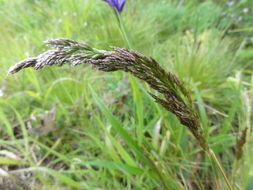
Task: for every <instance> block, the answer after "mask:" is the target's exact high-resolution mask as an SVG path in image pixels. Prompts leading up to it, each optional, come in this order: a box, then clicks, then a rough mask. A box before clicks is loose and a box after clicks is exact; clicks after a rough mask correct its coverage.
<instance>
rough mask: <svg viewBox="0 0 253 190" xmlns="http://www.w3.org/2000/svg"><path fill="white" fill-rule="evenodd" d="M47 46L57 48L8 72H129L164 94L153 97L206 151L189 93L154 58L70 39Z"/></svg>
mask: <svg viewBox="0 0 253 190" xmlns="http://www.w3.org/2000/svg"><path fill="white" fill-rule="evenodd" d="M46 44H47V45H48V46H50V47H53V48H55V49H52V50H48V51H46V52H44V53H42V54H40V55H39V56H38V57H35V58H29V59H26V60H24V61H21V62H19V63H17V64H16V65H14V66H13V67H11V68H10V70H9V73H11V74H13V73H16V72H18V71H20V70H21V69H24V68H27V67H33V68H34V69H41V68H43V67H44V66H46V65H48V66H51V65H58V66H61V65H63V64H66V63H71V64H72V65H73V66H77V65H81V64H91V65H92V66H93V67H94V68H95V69H98V70H101V71H104V72H112V71H118V70H122V71H125V72H129V73H131V74H132V75H134V76H135V77H137V78H139V79H141V80H143V81H145V82H146V83H148V84H149V86H150V87H151V88H153V89H154V90H156V91H158V92H159V93H160V94H161V95H163V97H158V96H157V95H154V94H150V95H151V96H152V97H153V98H154V99H155V101H156V102H157V103H159V104H160V105H162V106H163V107H164V108H165V109H167V110H168V111H170V112H171V113H173V114H175V115H176V116H177V117H178V118H179V120H180V122H181V123H182V124H183V125H184V126H186V127H187V128H188V129H189V130H190V131H191V132H192V134H193V135H194V136H195V137H196V138H197V139H198V141H199V142H200V145H201V146H202V147H203V148H204V149H206V148H207V144H206V142H205V139H204V138H203V135H202V130H201V125H200V122H199V119H198V116H197V114H196V111H195V108H194V105H193V103H192V100H191V97H190V95H189V93H188V91H187V90H186V89H185V87H184V85H183V83H182V82H180V81H179V79H178V78H177V77H176V76H175V75H174V74H173V73H170V72H166V71H165V70H164V69H163V68H162V67H161V66H160V65H159V64H158V63H157V62H156V61H155V60H154V59H152V58H148V57H146V56H144V55H142V54H140V53H138V52H136V51H133V50H129V49H122V48H118V47H112V51H105V50H98V49H94V48H92V47H91V46H89V45H87V44H85V43H78V42H76V41H73V40H68V39H56V40H49V41H47V42H46Z"/></svg>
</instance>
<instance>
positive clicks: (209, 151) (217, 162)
mask: <svg viewBox="0 0 253 190" xmlns="http://www.w3.org/2000/svg"><path fill="white" fill-rule="evenodd" d="M207 153H208V155H209V156H210V158H211V159H212V160H213V161H214V163H215V164H216V166H217V168H218V169H219V171H220V173H221V175H222V177H223V178H224V180H225V182H226V184H227V186H228V189H229V190H233V187H232V185H231V183H230V181H229V179H228V177H227V175H226V173H225V171H224V169H223V168H222V166H221V164H220V162H219V160H218V158H217V157H216V155H215V153H214V152H213V150H212V149H211V148H209V149H208V150H207Z"/></svg>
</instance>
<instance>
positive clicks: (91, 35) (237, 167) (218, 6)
mask: <svg viewBox="0 0 253 190" xmlns="http://www.w3.org/2000/svg"><path fill="white" fill-rule="evenodd" d="M229 2H234V4H233V5H232V6H230V4H231V3H229ZM229 2H227V1H223V0H219V1H218V0H216V1H215V0H212V1H211V0H206V1H204V0H203V1H201V0H156V1H153V0H138V1H137V0H127V3H126V6H125V8H124V11H123V12H122V19H123V21H124V23H125V25H126V29H127V32H128V36H129V39H130V42H131V44H132V46H133V49H135V50H137V51H139V52H141V53H143V54H144V55H146V56H150V57H153V58H155V59H156V60H157V61H158V62H159V63H160V64H161V65H162V66H163V67H164V68H166V70H168V71H171V72H173V73H175V74H176V75H177V76H178V77H179V78H180V79H181V80H182V81H183V82H184V84H185V85H186V87H187V88H188V89H189V90H190V91H191V93H192V96H193V98H194V101H195V102H196V106H197V107H198V109H199V115H200V117H201V122H202V125H203V128H204V131H205V136H206V138H208V142H209V143H210V144H211V146H212V148H213V149H214V151H215V153H216V154H217V155H218V156H219V159H220V161H221V163H222V165H223V167H224V168H225V170H226V172H227V174H228V176H229V178H230V180H231V182H232V183H233V185H234V187H235V189H248V190H250V189H253V183H252V180H253V168H252V165H253V154H252V153H253V152H252V151H253V149H252V138H253V136H252V134H253V133H252V112H251V109H252V101H253V99H252V98H253V77H252V74H253V72H252V70H253V66H252V65H253V64H252V58H253V40H252V37H253V36H252V34H253V30H252V28H250V27H252V26H253V16H252V15H253V2H252V1H251V0H242V1H229ZM240 29H247V30H245V31H237V30H240ZM52 38H70V39H73V40H77V41H81V42H86V43H89V44H91V45H93V46H94V47H96V48H100V49H108V50H109V49H110V46H118V47H126V44H125V43H124V40H123V38H122V35H121V32H120V29H119V27H118V24H117V21H116V19H115V16H114V14H113V11H112V10H111V8H110V7H109V6H108V5H107V4H105V3H104V2H102V1H100V0H58V1H53V0H9V1H8V0H0V68H1V72H0V95H1V96H0V137H1V138H0V168H1V172H0V179H1V182H0V189H7V190H9V189H29V190H30V189H36V190H37V189H38V190H42V189H43V190H44V189H45V190H47V189H48V190H49V189H50V190H51V189H52V190H58V189H59V190H60V189H89V190H90V189H92V190H93V189H94V190H102V189H103V190H111V189H119V190H133V189H134V190H158V189H159V190H160V189H163V185H164V184H165V185H167V186H168V187H169V189H189V190H191V189H225V188H226V186H225V184H224V181H223V180H222V178H221V176H219V174H218V172H217V171H216V169H215V168H213V167H212V163H211V161H210V160H209V159H208V157H206V156H205V155H204V154H203V152H202V151H201V149H200V147H199V146H198V144H197V142H196V140H195V139H194V138H193V137H192V135H191V134H190V133H189V132H188V131H187V129H186V128H185V127H184V126H182V125H181V124H180V123H179V121H178V120H177V119H176V118H175V117H174V116H173V115H172V114H170V113H168V112H167V111H165V110H164V109H163V108H162V107H161V106H159V105H157V104H156V103H154V101H153V100H152V98H151V97H149V95H148V93H147V91H149V90H150V89H149V87H148V86H147V85H146V84H144V83H142V82H140V81H138V82H137V83H136V84H135V83H132V84H131V82H130V81H129V78H128V75H126V74H124V73H122V72H115V73H106V74H105V73H102V72H98V71H95V70H93V69H92V68H91V67H89V66H85V65H83V66H78V67H70V66H68V65H66V66H63V67H61V68H57V67H54V68H52V67H51V68H45V69H43V70H41V71H39V72H37V71H34V70H32V69H26V70H24V71H22V72H20V73H18V74H16V75H14V76H7V71H8V68H9V67H10V66H11V65H13V64H14V63H16V62H18V61H20V60H23V59H25V58H27V57H31V56H36V55H37V54H38V53H40V52H41V51H44V50H46V49H47V47H46V46H45V45H44V44H43V41H45V40H47V39H52ZM245 127H248V128H249V129H248V134H247V143H246V145H245V147H244V152H243V153H244V154H243V158H242V159H241V160H240V161H238V160H236V158H235V155H234V146H235V144H236V139H237V138H238V137H239V136H240V134H241V131H242V130H243V129H244V128H245ZM4 172H7V173H8V174H7V173H4ZM5 175H8V176H9V177H4V176H5ZM13 185H14V186H15V187H14V186H13ZM12 186H13V187H12Z"/></svg>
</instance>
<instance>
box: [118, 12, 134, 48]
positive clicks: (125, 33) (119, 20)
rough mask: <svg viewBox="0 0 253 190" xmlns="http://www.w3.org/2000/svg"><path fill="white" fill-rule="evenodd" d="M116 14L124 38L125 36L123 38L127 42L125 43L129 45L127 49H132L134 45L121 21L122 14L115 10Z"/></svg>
mask: <svg viewBox="0 0 253 190" xmlns="http://www.w3.org/2000/svg"><path fill="white" fill-rule="evenodd" d="M114 13H115V16H116V19H117V21H118V24H119V28H120V31H121V33H122V36H123V38H124V40H125V43H126V45H127V48H128V49H132V48H133V47H132V44H131V43H130V40H129V37H128V35H127V32H126V27H125V25H124V22H123V21H122V19H121V16H120V13H119V12H118V11H117V10H116V9H115V8H114Z"/></svg>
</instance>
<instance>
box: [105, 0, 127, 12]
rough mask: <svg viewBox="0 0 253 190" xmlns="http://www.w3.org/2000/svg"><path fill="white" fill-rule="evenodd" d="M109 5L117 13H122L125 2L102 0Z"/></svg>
mask: <svg viewBox="0 0 253 190" xmlns="http://www.w3.org/2000/svg"><path fill="white" fill-rule="evenodd" d="M103 1H105V2H107V3H108V4H110V5H111V6H113V7H115V8H116V9H117V11H118V12H120V13H121V12H122V10H123V8H124V5H125V3H126V0H103Z"/></svg>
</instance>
